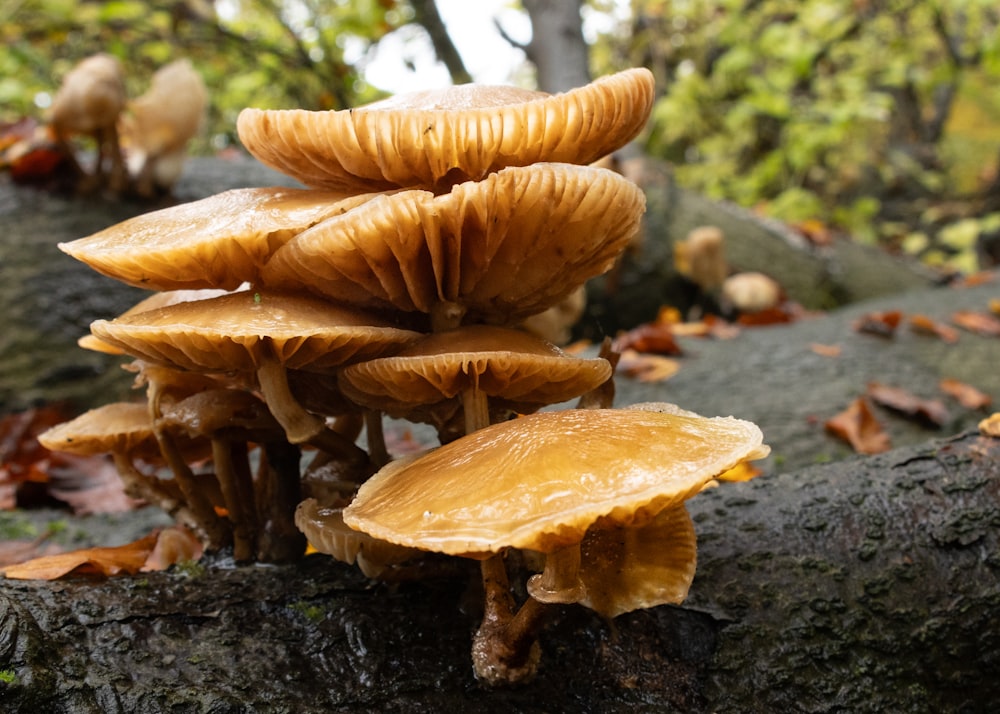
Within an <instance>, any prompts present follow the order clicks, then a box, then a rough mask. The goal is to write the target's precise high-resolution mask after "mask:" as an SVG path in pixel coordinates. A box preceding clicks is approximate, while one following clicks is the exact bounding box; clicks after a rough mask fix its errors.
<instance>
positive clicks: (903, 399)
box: [867, 382, 949, 429]
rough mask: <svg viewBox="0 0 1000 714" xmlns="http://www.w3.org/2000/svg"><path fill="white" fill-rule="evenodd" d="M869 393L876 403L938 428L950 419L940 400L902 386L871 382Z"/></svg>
mask: <svg viewBox="0 0 1000 714" xmlns="http://www.w3.org/2000/svg"><path fill="white" fill-rule="evenodd" d="M867 393H868V396H869V397H871V399H872V401H873V402H875V403H876V404H881V405H882V406H883V407H886V408H887V409H892V410H893V411H894V412H898V413H900V414H902V415H903V416H906V417H909V418H910V419H913V420H915V421H919V422H921V423H923V424H926V425H928V426H932V427H934V428H936V429H939V428H941V426H942V425H944V424H945V423H946V422H947V421H948V419H949V416H948V409H947V408H946V407H945V405H944V404H942V403H941V402H939V401H938V400H936V399H921V398H920V397H917V396H916V395H914V394H912V393H910V392H908V391H907V390H905V389H902V388H900V387H892V386H889V385H887V384H881V383H879V382H869V383H868V388H867Z"/></svg>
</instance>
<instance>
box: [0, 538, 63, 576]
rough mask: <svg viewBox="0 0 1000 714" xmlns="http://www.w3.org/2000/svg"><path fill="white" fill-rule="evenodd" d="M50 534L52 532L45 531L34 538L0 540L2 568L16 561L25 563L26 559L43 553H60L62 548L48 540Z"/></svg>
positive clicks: (0, 562) (0, 563) (0, 564)
mask: <svg viewBox="0 0 1000 714" xmlns="http://www.w3.org/2000/svg"><path fill="white" fill-rule="evenodd" d="M50 535H51V533H45V534H43V535H41V536H39V537H38V538H35V539H34V540H5V541H0V568H3V567H6V566H8V565H13V564H14V563H23V562H24V561H25V560H30V559H31V558H37V557H39V556H42V555H52V554H54V553H58V552H59V551H60V550H61V548H59V546H57V545H55V544H54V543H49V542H47V541H48V538H49V536H50Z"/></svg>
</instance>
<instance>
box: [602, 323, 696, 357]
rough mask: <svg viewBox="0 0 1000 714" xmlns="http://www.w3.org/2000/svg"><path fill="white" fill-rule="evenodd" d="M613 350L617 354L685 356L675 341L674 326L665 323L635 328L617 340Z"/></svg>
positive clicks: (645, 324) (622, 334)
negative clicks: (640, 353) (636, 353)
mask: <svg viewBox="0 0 1000 714" xmlns="http://www.w3.org/2000/svg"><path fill="white" fill-rule="evenodd" d="M613 348H614V350H615V351H616V352H625V351H626V350H635V351H636V352H645V353H647V354H658V355H679V354H683V350H681V348H680V345H678V344H677V341H676V340H675V339H674V332H673V327H672V325H671V324H670V323H665V322H647V323H644V324H642V325H639V326H638V327H633V328H632V329H631V330H628V331H627V332H623V333H621V334H620V335H618V336H617V337H616V338H615V341H614V345H613Z"/></svg>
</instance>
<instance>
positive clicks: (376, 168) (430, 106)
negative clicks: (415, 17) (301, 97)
mask: <svg viewBox="0 0 1000 714" xmlns="http://www.w3.org/2000/svg"><path fill="white" fill-rule="evenodd" d="M653 89H654V87H653V75H652V73H651V72H649V71H648V70H646V69H642V68H639V69H630V70H626V71H624V72H619V73H617V74H613V75H610V76H607V77H602V78H600V79H598V80H596V81H594V82H591V83H590V84H588V85H586V86H584V87H580V88H577V89H574V90H571V91H569V92H566V93H563V94H556V95H548V94H544V93H541V92H530V91H526V90H521V89H516V88H512V87H494V86H481V85H459V86H455V87H450V88H448V89H445V90H441V91H432V92H419V93H412V94H403V95H397V96H395V97H390V98H389V99H386V100H383V101H381V102H376V103H374V104H369V105H367V106H363V107H355V108H353V109H345V110H343V111H334V112H316V111H306V110H298V109H293V110H261V109H244V110H243V111H242V112H241V113H240V116H239V118H238V120H237V125H236V126H237V131H238V132H239V135H240V140H241V141H242V142H243V145H244V146H245V147H246V148H247V150H248V151H249V152H250V153H251V154H253V155H254V156H256V157H257V158H258V159H260V161H262V162H263V163H265V164H267V165H268V166H271V167H273V168H275V169H277V170H279V171H282V172H283V173H286V174H288V175H289V176H292V177H294V178H296V179H298V180H300V181H302V182H303V183H304V184H306V185H307V186H314V187H317V188H332V189H335V190H350V191H355V192H356V191H373V190H374V191H380V190H385V189H389V188H395V187H400V186H402V187H414V186H426V187H431V186H434V185H435V184H445V185H447V184H449V183H457V182H461V181H468V180H473V181H477V180H479V179H482V178H483V177H485V176H486V175H487V174H488V173H490V172H492V171H497V170H499V169H502V168H504V167H507V166H526V165H528V164H533V163H538V162H542V161H559V162H567V163H576V164H588V163H590V162H591V161H593V160H595V159H597V158H599V157H601V156H604V155H605V154H609V153H611V152H612V151H615V150H616V149H618V148H620V147H621V146H623V145H625V144H626V143H627V142H629V141H630V140H631V139H633V138H634V137H635V136H636V135H637V134H638V133H639V131H640V130H641V129H642V127H643V125H644V124H645V123H646V119H647V117H648V116H649V112H650V110H651V109H652V105H653Z"/></svg>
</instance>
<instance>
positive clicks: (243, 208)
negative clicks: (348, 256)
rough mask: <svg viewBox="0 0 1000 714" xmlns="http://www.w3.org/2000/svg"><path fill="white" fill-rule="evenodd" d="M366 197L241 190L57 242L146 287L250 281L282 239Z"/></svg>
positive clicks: (231, 285)
mask: <svg viewBox="0 0 1000 714" xmlns="http://www.w3.org/2000/svg"><path fill="white" fill-rule="evenodd" d="M371 197H372V196H371V195H360V196H359V195H350V194H345V193H335V192H331V191H316V190H303V189H294V188H280V187H273V188H246V189H234V190H231V191H225V192H223V193H220V194H217V195H215V196H211V197H209V198H204V199H201V200H200V201H193V202H191V203H184V204H181V205H178V206H171V207H170V208H164V209H161V210H159V211H153V212H151V213H145V214H143V215H141V216H136V217H135V218H131V219H129V220H127V221H123V222H121V223H117V224H115V225H113V226H111V227H110V228H106V229H104V230H103V231H100V232H98V233H95V234H93V235H91V236H88V237H86V238H80V239H78V240H75V241H72V242H70V243H60V244H59V248H60V249H62V250H63V251H64V252H66V253H68V254H69V255H71V256H73V257H74V258H76V259H77V260H80V261H82V262H84V263H86V264H87V265H89V266H90V267H91V268H93V269H94V270H97V271H98V272H100V273H103V274H105V275H108V276H110V277H112V278H116V279H117V280H121V281H122V282H125V283H128V284H129V285H135V286H136V287H140V288H146V289H152V290H175V289H181V288H224V289H228V290H232V289H234V288H236V287H238V286H239V285H240V284H241V283H243V282H245V281H251V282H252V281H254V280H255V279H256V277H257V273H258V271H259V270H260V267H261V266H262V265H263V264H264V263H265V262H266V260H267V259H268V257H270V255H271V254H272V253H273V252H274V251H275V250H276V249H277V248H278V247H279V246H281V245H282V244H284V243H285V242H286V241H287V240H288V239H289V238H291V237H292V236H294V235H295V234H297V233H299V232H300V231H302V230H305V229H306V228H308V227H309V226H311V225H313V224H315V223H318V222H319V221H321V220H323V219H325V218H329V217H330V216H334V215H337V214H339V213H343V212H344V211H346V210H348V209H350V208H352V207H354V206H357V205H358V204H360V203H364V202H365V201H366V200H368V199H370V198H371Z"/></svg>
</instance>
